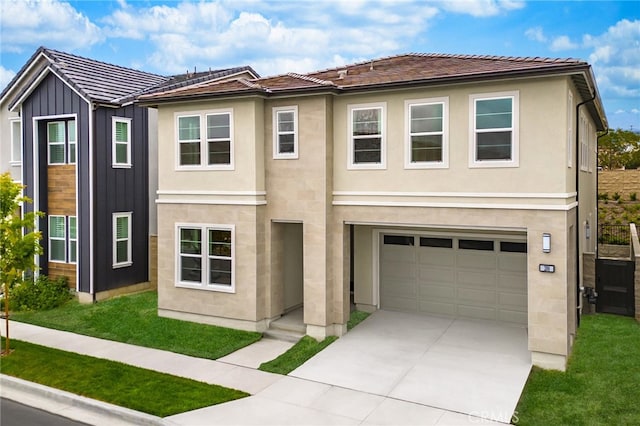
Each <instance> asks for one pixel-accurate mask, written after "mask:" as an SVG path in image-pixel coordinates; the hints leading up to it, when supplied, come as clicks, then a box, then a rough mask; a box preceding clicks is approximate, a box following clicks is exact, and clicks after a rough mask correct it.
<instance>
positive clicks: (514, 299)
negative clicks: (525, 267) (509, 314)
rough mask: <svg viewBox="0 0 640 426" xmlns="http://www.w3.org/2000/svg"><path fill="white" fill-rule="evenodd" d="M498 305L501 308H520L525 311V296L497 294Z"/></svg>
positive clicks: (520, 294) (505, 293) (519, 294)
mask: <svg viewBox="0 0 640 426" xmlns="http://www.w3.org/2000/svg"><path fill="white" fill-rule="evenodd" d="M498 303H499V304H500V305H501V306H512V307H521V308H522V309H524V310H526V306H527V295H526V294H522V293H507V292H500V293H498Z"/></svg>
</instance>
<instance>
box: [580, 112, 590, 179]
mask: <svg viewBox="0 0 640 426" xmlns="http://www.w3.org/2000/svg"><path fill="white" fill-rule="evenodd" d="M588 132H589V123H588V122H587V116H586V115H585V114H584V113H583V112H580V170H581V171H583V172H587V171H589V133H588Z"/></svg>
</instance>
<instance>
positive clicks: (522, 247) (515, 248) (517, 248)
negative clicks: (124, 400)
mask: <svg viewBox="0 0 640 426" xmlns="http://www.w3.org/2000/svg"><path fill="white" fill-rule="evenodd" d="M500 251H503V252H507V253H526V252H527V243H514V242H511V241H500Z"/></svg>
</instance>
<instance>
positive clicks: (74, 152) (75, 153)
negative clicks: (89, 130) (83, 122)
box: [66, 118, 78, 164]
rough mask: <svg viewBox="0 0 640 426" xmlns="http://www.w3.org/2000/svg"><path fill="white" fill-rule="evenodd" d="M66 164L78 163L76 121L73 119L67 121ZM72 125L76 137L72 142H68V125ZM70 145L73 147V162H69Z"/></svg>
mask: <svg viewBox="0 0 640 426" xmlns="http://www.w3.org/2000/svg"><path fill="white" fill-rule="evenodd" d="M66 123H67V126H66V129H67V141H66V142H67V163H68V164H76V163H77V162H78V121H77V120H76V119H75V118H74V119H72V120H68V121H67V122H66ZM71 123H73V126H74V127H75V129H74V131H75V132H74V134H75V136H76V139H75V140H74V141H73V142H72V141H71V140H69V125H70V124H71ZM71 145H73V155H74V156H75V159H74V160H73V161H71V158H69V157H71Z"/></svg>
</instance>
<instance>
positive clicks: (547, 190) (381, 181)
mask: <svg viewBox="0 0 640 426" xmlns="http://www.w3.org/2000/svg"><path fill="white" fill-rule="evenodd" d="M500 93H509V94H515V98H516V99H517V108H518V112H517V140H518V142H517V151H516V152H517V161H516V163H515V164H512V165H511V166H510V167H476V165H474V164H473V162H472V161H471V160H470V149H471V148H470V138H471V135H470V133H471V132H470V114H471V111H472V103H471V99H472V97H473V96H476V95H487V96H492V95H495V94H500ZM425 99H426V100H429V99H446V103H447V106H448V120H447V122H446V123H445V125H446V127H447V130H448V132H447V133H448V149H447V151H448V158H447V161H446V163H447V166H446V167H441V168H423V169H408V168H406V167H405V155H406V153H405V149H406V147H405V135H406V124H405V123H406V102H407V101H411V100H425ZM580 101H581V99H579V95H578V92H577V91H576V90H575V89H574V87H573V84H572V81H571V79H570V78H569V77H564V76H557V77H549V78H537V79H527V78H523V79H512V80H505V81H499V82H492V83H466V84H458V85H451V86H445V85H443V86H436V87H425V88H413V89H411V90H408V89H404V90H380V91H375V92H371V93H362V94H351V95H335V94H329V93H327V94H314V95H307V96H297V97H295V96H287V97H285V96H281V97H278V96H273V97H258V96H253V97H244V98H243V97H236V98H227V99H222V98H217V99H211V100H206V101H192V102H176V103H163V104H161V105H160V106H159V107H158V135H159V149H158V153H159V158H158V168H159V170H160V171H161V172H160V173H159V189H158V197H157V204H158V290H159V312H160V314H161V315H165V316H170V317H174V318H182V319H188V320H194V321H200V322H206V323H211V324H219V325H226V326H232V327H238V328H243V329H250V330H258V331H263V330H265V329H266V328H268V326H269V323H270V322H271V321H272V320H274V319H277V318H278V317H279V316H280V315H282V314H283V313H284V312H286V311H287V310H288V309H291V308H293V307H296V306H299V305H300V304H302V305H303V306H304V322H305V324H306V326H307V333H308V334H310V335H312V336H313V337H318V338H321V337H324V336H327V335H341V334H343V333H344V332H345V331H346V322H347V320H348V317H349V309H350V302H351V300H350V298H351V289H350V280H351V277H353V301H354V302H355V303H356V305H357V306H359V307H360V308H361V309H368V310H373V309H377V308H378V307H379V300H378V296H377V291H378V289H379V282H378V281H379V280H378V278H377V271H378V270H379V265H378V258H377V254H378V249H377V245H378V244H379V239H376V238H377V236H378V235H379V234H380V233H381V232H384V230H389V229H395V230H399V229H400V230H411V231H415V232H419V233H425V234H429V233H435V234H438V235H442V234H447V233H452V234H460V233H464V234H470V235H495V234H500V235H507V236H513V237H514V238H518V239H520V240H523V241H526V242H527V246H528V253H527V262H526V263H527V271H526V273H527V277H528V281H527V305H528V313H527V327H528V335H529V350H530V351H531V352H532V359H533V362H534V364H537V365H540V366H543V367H549V368H558V369H563V368H564V367H565V365H566V359H567V356H568V355H569V353H570V351H571V346H572V343H573V336H574V334H575V330H576V304H577V302H576V289H577V286H578V284H577V282H578V280H577V279H576V274H577V271H578V268H577V266H576V259H577V258H578V253H577V250H578V251H579V252H580V253H583V252H590V251H593V248H594V243H595V241H592V240H591V239H586V238H585V232H584V228H585V226H586V222H587V221H589V224H590V227H591V229H596V223H595V221H596V220H597V215H596V205H595V194H596V189H595V182H596V180H595V149H596V146H595V126H594V125H593V123H591V121H592V120H591V118H590V117H589V115H588V114H587V113H586V112H585V113H584V115H585V117H586V119H587V120H588V121H589V122H590V123H591V124H590V127H589V126H586V127H585V129H587V130H588V132H589V133H588V136H589V138H590V139H589V141H590V142H589V144H588V149H589V156H588V157H585V158H588V161H589V165H588V166H586V167H585V170H584V171H582V170H581V171H579V173H578V174H579V176H580V188H579V192H580V197H579V199H578V196H577V192H578V191H577V188H576V184H575V183H576V168H577V167H578V168H579V167H580V165H579V164H578V162H577V158H576V153H577V152H580V151H578V148H579V147H578V146H576V127H577V126H576V118H575V117H576V113H575V109H576V108H575V107H576V104H577V103H578V102H580ZM370 104H374V105H382V106H383V108H384V112H385V117H386V120H385V121H384V140H385V143H384V149H383V152H384V154H383V155H384V159H383V167H379V168H375V169H365V170H360V169H354V168H352V167H349V150H350V149H351V148H350V146H349V141H348V134H349V133H348V132H349V130H348V128H349V117H350V115H349V112H348V111H349V108H350V107H353V106H357V105H370ZM280 107H296V108H297V120H298V122H297V129H298V133H297V137H298V153H297V157H296V158H290V159H276V158H274V153H273V113H274V109H273V108H280ZM219 111H224V112H230V113H231V117H232V133H231V134H232V146H233V148H232V151H233V160H232V164H231V166H230V167H227V168H224V169H218V170H216V169H213V168H206V167H205V168H194V169H192V170H186V169H184V168H181V167H179V166H178V163H177V157H176V156H177V152H178V151H177V142H176V140H177V136H176V123H177V117H178V116H180V115H185V114H207V113H211V112H213V113H216V112H219ZM578 206H579V216H580V217H579V218H578V220H577V221H576V211H578ZM190 223H192V224H206V225H224V226H232V227H233V229H234V239H233V249H234V255H233V274H234V279H233V286H232V288H231V291H216V290H214V289H207V288H187V287H184V286H180V285H179V283H178V281H179V280H178V278H177V265H178V263H177V257H178V250H179V246H178V242H177V239H178V237H177V227H178V226H180V224H190ZM352 230H353V241H351V231H352ZM543 233H549V234H551V250H550V252H548V253H545V252H543V250H542V234H543ZM577 236H579V238H578V240H579V244H580V247H579V249H576V240H577ZM351 247H353V251H352V249H351ZM300 250H301V251H302V253H301V254H300ZM351 258H353V271H351V267H350V265H351V261H350V260H351ZM540 264H545V265H554V266H555V272H553V273H546V272H540V271H539V265H540ZM352 272H353V273H352ZM296 281H298V283H297V284H296Z"/></svg>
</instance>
